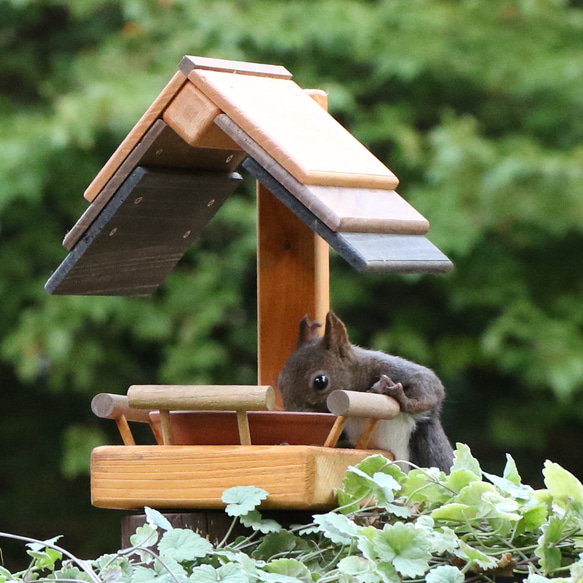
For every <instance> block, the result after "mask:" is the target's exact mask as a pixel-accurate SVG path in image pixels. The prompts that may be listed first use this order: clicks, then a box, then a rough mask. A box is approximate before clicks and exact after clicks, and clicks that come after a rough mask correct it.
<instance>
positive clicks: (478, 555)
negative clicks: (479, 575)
mask: <svg viewBox="0 0 583 583" xmlns="http://www.w3.org/2000/svg"><path fill="white" fill-rule="evenodd" d="M454 554H455V555H456V556H457V557H459V558H460V559H463V560H464V561H466V562H467V563H468V564H469V565H470V566H474V565H477V566H478V567H479V568H480V569H483V570H484V571H488V570H489V569H495V568H496V567H497V566H498V562H497V561H496V559H495V558H494V557H490V556H488V555H487V554H486V553H483V552H482V551H480V550H479V549H476V548H474V547H472V546H470V545H468V544H466V543H465V542H464V541H462V540H460V541H459V547H458V548H457V549H456V550H455V551H454Z"/></svg>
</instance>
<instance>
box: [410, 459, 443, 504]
mask: <svg viewBox="0 0 583 583" xmlns="http://www.w3.org/2000/svg"><path fill="white" fill-rule="evenodd" d="M443 475H444V474H443V472H440V471H439V470H437V468H429V469H428V470H411V471H410V472H409V473H408V474H407V479H406V480H405V481H404V482H403V483H402V488H403V489H402V491H401V496H403V497H405V498H407V499H409V500H410V501H412V502H417V503H429V504H431V505H434V504H443V503H445V502H447V501H448V500H449V499H450V498H451V492H449V491H448V490H447V488H444V487H443V486H442V485H441V483H440V480H441V478H442V476H443Z"/></svg>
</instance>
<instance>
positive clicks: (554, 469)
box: [543, 460, 583, 512]
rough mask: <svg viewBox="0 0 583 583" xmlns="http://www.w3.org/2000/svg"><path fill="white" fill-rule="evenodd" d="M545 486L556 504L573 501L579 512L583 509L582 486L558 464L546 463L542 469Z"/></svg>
mask: <svg viewBox="0 0 583 583" xmlns="http://www.w3.org/2000/svg"><path fill="white" fill-rule="evenodd" d="M543 475H544V481H545V486H546V487H547V489H548V490H549V492H550V493H551V495H552V496H553V498H554V499H555V501H557V502H561V503H563V504H564V503H565V502H567V501H568V500H573V501H574V502H575V504H576V507H577V509H578V510H579V512H580V511H581V508H583V484H581V482H580V481H579V480H578V479H577V478H576V477H575V476H574V475H573V474H571V472H568V471H567V470H565V469H564V468H562V467H561V466H560V465H559V464H556V463H554V462H551V461H548V460H547V461H546V462H545V465H544V468H543Z"/></svg>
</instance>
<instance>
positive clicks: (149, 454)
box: [91, 445, 378, 510]
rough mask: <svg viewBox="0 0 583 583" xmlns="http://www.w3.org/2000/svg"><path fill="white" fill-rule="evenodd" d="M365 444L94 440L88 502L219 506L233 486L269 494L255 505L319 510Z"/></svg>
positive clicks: (101, 504) (112, 505)
mask: <svg viewBox="0 0 583 583" xmlns="http://www.w3.org/2000/svg"><path fill="white" fill-rule="evenodd" d="M372 453H378V452H372V451H367V450H351V449H332V448H322V447H315V446H279V445H275V446H240V445H234V446H230V445H209V446H180V445H178V446H102V447H98V448H96V449H94V450H93V452H92V455H91V500H92V503H93V505H94V506H98V507H102V508H126V509H131V508H142V507H143V506H151V507H154V508H223V507H224V504H223V503H222V502H221V495H222V493H223V491H224V490H226V489H227V488H231V487H234V486H245V485H253V486H257V487H259V488H263V489H265V490H266V491H267V492H269V496H268V498H267V499H266V500H265V501H264V502H263V503H262V505H261V506H262V508H289V509H307V508H310V509H314V510H316V509H325V508H330V507H332V506H334V504H335V502H336V499H335V498H336V497H335V493H334V489H335V488H337V487H339V486H340V484H341V482H342V478H343V477H344V474H345V472H346V468H347V467H348V466H350V465H354V464H356V463H358V462H359V461H361V460H362V459H364V458H365V457H367V456H368V455H371V454H372Z"/></svg>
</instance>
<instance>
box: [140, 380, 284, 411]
mask: <svg viewBox="0 0 583 583" xmlns="http://www.w3.org/2000/svg"><path fill="white" fill-rule="evenodd" d="M128 403H129V405H130V406H131V407H135V408H137V409H150V410H160V411H270V410H272V409H273V407H274V405H275V391H274V389H273V387H270V386H254V385H252V386H245V385H231V386H221V385H132V386H131V387H130V388H129V389H128Z"/></svg>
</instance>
